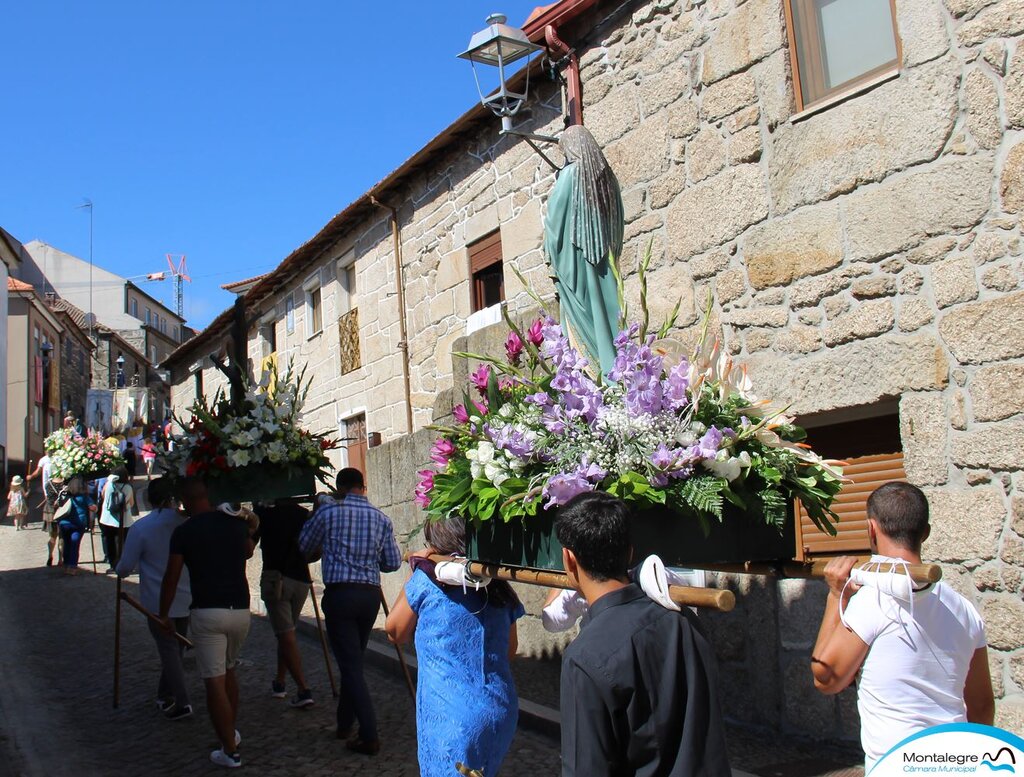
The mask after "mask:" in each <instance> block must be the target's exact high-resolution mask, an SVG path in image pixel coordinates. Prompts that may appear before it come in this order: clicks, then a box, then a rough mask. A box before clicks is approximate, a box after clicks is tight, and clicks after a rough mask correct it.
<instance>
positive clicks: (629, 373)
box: [416, 273, 842, 534]
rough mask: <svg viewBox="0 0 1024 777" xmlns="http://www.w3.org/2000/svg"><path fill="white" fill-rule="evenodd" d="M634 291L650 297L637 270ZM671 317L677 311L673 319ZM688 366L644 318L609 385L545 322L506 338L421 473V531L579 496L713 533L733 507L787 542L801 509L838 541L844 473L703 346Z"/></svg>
mask: <svg viewBox="0 0 1024 777" xmlns="http://www.w3.org/2000/svg"><path fill="white" fill-rule="evenodd" d="M641 285H642V294H641V300H642V301H643V300H645V297H646V295H645V292H646V288H645V286H644V282H643V277H642V273H641ZM677 311H678V308H677ZM709 314H710V307H709V309H708V311H707V313H706V315H705V320H704V327H703V333H702V336H701V338H700V344H699V345H698V347H697V349H696V351H695V352H694V353H692V354H691V355H690V356H689V358H686V357H683V356H682V355H681V351H682V349H681V347H677V346H676V344H675V343H673V341H669V340H666V339H665V336H666V335H667V333H668V331H669V330H670V328H671V327H672V326H673V325H674V322H675V318H676V313H673V315H672V316H671V317H670V320H669V321H668V322H666V324H665V325H664V326H662V327H661V328H660V330H658V331H656V332H651V331H648V320H647V319H648V316H647V311H646V307H645V309H644V315H643V320H642V321H641V322H640V323H634V324H632V325H630V326H628V327H624V328H623V330H622V331H621V332H619V334H618V336H617V337H616V338H615V350H616V358H615V363H614V367H613V369H612V370H611V371H610V372H609V374H608V375H607V376H600V375H595V374H594V372H592V371H591V370H590V369H589V364H588V363H587V360H586V359H585V358H583V357H582V356H581V355H580V354H579V353H578V351H577V350H576V349H575V348H574V347H573V346H572V344H571V343H570V341H569V338H568V337H567V336H566V334H565V332H564V331H563V329H562V327H561V326H560V325H559V323H558V322H557V321H555V320H554V319H553V318H551V317H550V316H545V317H542V318H540V319H538V320H536V321H534V322H533V324H532V325H531V326H530V327H529V328H528V329H527V330H526V331H523V330H522V329H520V328H517V327H516V326H515V325H514V324H513V323H512V321H511V320H510V319H509V318H508V317H507V315H506V319H505V320H506V322H507V323H508V325H509V327H510V332H509V334H508V338H507V340H506V341H505V357H506V358H505V359H503V360H499V359H493V358H488V357H484V356H478V355H474V354H460V355H461V356H465V357H468V358H473V359H475V360H478V361H479V362H480V363H481V364H480V367H479V369H477V370H476V371H475V372H474V373H473V374H472V377H471V382H472V387H473V389H474V390H475V396H470V394H468V393H467V394H466V395H465V401H464V402H463V403H462V404H459V405H457V406H456V407H455V408H454V424H453V425H450V426H439V427H434V428H435V429H437V430H438V431H440V432H441V436H440V438H439V439H438V440H437V441H436V442H435V443H434V446H433V448H432V450H431V459H432V461H433V462H434V467H433V468H431V469H426V470H422V471H420V472H419V485H418V487H417V489H416V501H417V502H418V503H419V504H420V506H421V507H423V508H424V509H425V511H426V512H427V515H428V520H431V519H440V518H443V517H446V516H449V515H452V514H459V515H462V516H464V517H467V518H469V519H474V520H477V521H486V520H492V519H496V518H500V519H501V520H503V521H506V522H508V521H511V520H513V519H517V518H519V519H522V518H524V517H526V518H528V517H530V516H534V515H536V514H537V512H538V511H539V510H541V509H548V508H554V507H557V506H558V505H561V504H564V503H565V502H567V501H568V500H569V499H571V498H572V497H573V496H575V495H576V494H579V493H581V492H583V491H591V490H601V491H607V492H609V493H612V494H614V495H616V496H618V497H620V498H622V499H623V500H625V501H626V502H628V503H631V504H632V505H634V506H635V507H636V508H638V509H646V508H652V507H656V506H665V507H668V508H670V509H672V510H674V511H675V512H677V513H681V514H683V515H689V516H693V517H695V518H696V519H697V520H698V521H699V522H700V523H701V525H702V527H703V528H704V530H705V532H707V531H708V528H709V526H710V524H709V523H708V522H709V521H712V520H719V521H720V520H722V517H723V506H724V504H725V503H726V502H730V503H733V504H735V505H736V506H738V507H739V508H741V509H743V510H744V511H746V512H747V513H748V514H751V513H752V514H758V515H761V516H763V517H764V520H765V521H766V522H767V523H768V524H771V525H775V526H776V527H778V528H779V530H780V531H781V530H782V528H783V526H784V525H785V522H786V519H787V516H788V505H789V504H790V503H791V502H792V500H794V499H799V500H800V501H801V503H802V504H803V507H804V509H805V510H806V512H807V514H808V515H809V516H810V518H811V519H812V520H813V521H814V523H815V524H816V525H817V526H818V527H819V528H822V529H823V530H825V531H828V532H830V533H832V534H834V533H835V529H834V528H833V525H832V522H833V520H835V519H836V516H835V513H833V512H832V510H831V508H830V505H831V502H832V499H833V497H834V496H835V495H836V493H837V492H838V491H839V489H840V487H841V484H842V473H841V470H840V469H839V468H838V467H837V466H836V465H835V464H834V463H830V462H827V461H824V460H823V459H821V458H820V457H819V456H817V455H816V454H815V453H814V452H812V451H811V450H810V449H809V447H808V446H807V445H805V444H804V443H803V442H802V441H803V439H804V437H805V435H804V432H803V430H802V429H800V428H799V427H797V426H796V425H794V423H793V420H792V419H791V418H789V417H787V416H786V415H785V414H784V413H783V412H779V411H772V410H770V409H769V403H768V402H767V401H764V400H759V399H758V398H757V397H756V396H755V395H754V394H753V391H752V386H751V383H750V380H749V378H748V377H747V374H746V371H745V369H743V368H742V367H739V366H737V365H736V364H734V363H733V361H732V359H731V358H730V357H729V356H728V355H727V354H725V353H723V352H722V350H721V348H720V346H719V345H718V344H717V343H712V342H710V341H709V338H708V336H707V321H708V315H709Z"/></svg>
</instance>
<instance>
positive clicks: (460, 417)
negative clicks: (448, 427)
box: [452, 405, 469, 424]
mask: <svg viewBox="0 0 1024 777" xmlns="http://www.w3.org/2000/svg"><path fill="white" fill-rule="evenodd" d="M452 415H453V416H455V422H456V423H459V424H468V423H469V413H467V412H466V406H465V405H456V406H455V407H453V408H452Z"/></svg>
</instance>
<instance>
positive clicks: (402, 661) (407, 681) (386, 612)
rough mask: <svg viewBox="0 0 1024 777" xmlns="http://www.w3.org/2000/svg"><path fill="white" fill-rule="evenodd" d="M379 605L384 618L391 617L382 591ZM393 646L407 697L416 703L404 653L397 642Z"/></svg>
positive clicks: (414, 690)
mask: <svg viewBox="0 0 1024 777" xmlns="http://www.w3.org/2000/svg"><path fill="white" fill-rule="evenodd" d="M380 603H381V604H382V605H384V617H385V618H388V617H389V616H390V615H391V609H390V608H389V607H388V600H387V597H386V596H384V589H383V588H381V589H380ZM393 644H394V646H395V652H396V653H397V654H398V663H399V664H401V666H402V674H403V675H405V685H406V687H407V688H408V689H409V695H410V696H412V700H413V701H416V686H415V685H413V682H412V675H411V674H409V665H408V664H407V663H405V653H403V652H402V646H401V645H399V644H398V643H397V642H395V643H393Z"/></svg>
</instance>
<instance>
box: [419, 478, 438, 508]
mask: <svg viewBox="0 0 1024 777" xmlns="http://www.w3.org/2000/svg"><path fill="white" fill-rule="evenodd" d="M416 474H417V475H419V478H420V482H419V483H418V484H417V485H416V504H418V505H419V506H420V507H422V508H423V509H424V510H426V509H427V508H428V507H430V492H431V491H432V490H433V489H434V470H432V469H421V470H420V471H419V472H417V473H416Z"/></svg>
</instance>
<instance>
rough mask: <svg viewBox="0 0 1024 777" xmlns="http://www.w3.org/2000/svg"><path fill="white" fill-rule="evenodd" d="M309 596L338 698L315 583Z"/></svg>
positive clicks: (328, 673) (334, 693)
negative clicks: (314, 588) (314, 587)
mask: <svg viewBox="0 0 1024 777" xmlns="http://www.w3.org/2000/svg"><path fill="white" fill-rule="evenodd" d="M309 598H310V599H312V600H313V614H314V615H316V630H317V631H318V632H319V633H320V647H321V648H322V649H323V651H324V663H325V664H326V665H327V677H328V679H329V680H330V681H331V694H332V695H333V696H334V698H335V699H337V698H338V686H337V685H335V684H334V672H333V671H332V670H331V656H330V654H329V653H328V652H327V638H326V637H325V636H324V624H323V622H322V621H321V620H320V605H319V604H317V603H316V592H315V591H314V590H313V585H312V584H310V586H309Z"/></svg>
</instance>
